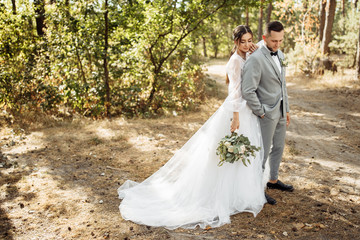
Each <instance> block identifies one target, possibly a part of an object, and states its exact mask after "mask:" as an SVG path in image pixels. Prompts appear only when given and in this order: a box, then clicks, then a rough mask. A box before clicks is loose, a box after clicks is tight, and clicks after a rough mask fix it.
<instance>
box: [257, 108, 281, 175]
mask: <svg viewBox="0 0 360 240" xmlns="http://www.w3.org/2000/svg"><path fill="white" fill-rule="evenodd" d="M260 127H261V134H262V139H263V147H264V159H263V170H264V169H265V164H266V161H267V160H268V158H269V166H270V180H277V179H278V175H279V166H280V162H281V159H282V155H283V152H284V147H285V135H286V113H285V114H284V116H282V114H280V117H279V118H277V119H270V118H268V117H266V115H265V117H264V118H260ZM271 145H272V146H271ZM270 148H271V149H270Z"/></svg>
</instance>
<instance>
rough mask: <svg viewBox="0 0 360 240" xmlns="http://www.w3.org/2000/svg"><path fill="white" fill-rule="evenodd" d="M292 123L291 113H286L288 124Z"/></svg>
mask: <svg viewBox="0 0 360 240" xmlns="http://www.w3.org/2000/svg"><path fill="white" fill-rule="evenodd" d="M289 125H290V113H286V126H289Z"/></svg>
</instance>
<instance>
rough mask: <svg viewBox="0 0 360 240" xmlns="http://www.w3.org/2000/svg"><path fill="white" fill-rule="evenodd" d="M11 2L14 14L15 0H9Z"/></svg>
mask: <svg viewBox="0 0 360 240" xmlns="http://www.w3.org/2000/svg"><path fill="white" fill-rule="evenodd" d="M11 3H12V10H13V14H14V15H16V2H15V0H11Z"/></svg>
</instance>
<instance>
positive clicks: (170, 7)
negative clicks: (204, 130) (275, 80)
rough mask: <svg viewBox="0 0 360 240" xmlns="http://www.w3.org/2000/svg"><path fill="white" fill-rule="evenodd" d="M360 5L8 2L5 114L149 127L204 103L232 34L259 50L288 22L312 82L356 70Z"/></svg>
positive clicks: (3, 43) (0, 32)
mask: <svg viewBox="0 0 360 240" xmlns="http://www.w3.org/2000/svg"><path fill="white" fill-rule="evenodd" d="M359 5H360V4H359V3H358V0H299V1H290V0H282V1H271V0H261V1H245V0H240V1H239V0H238V1H234V0H182V1H177V0H167V1H164V0H152V1H151V0H96V1H95V0H76V1H72V0H32V1H26V0H5V1H2V2H1V3H0V25H1V28H0V107H1V108H2V110H3V113H5V114H8V115H11V116H15V117H16V116H21V114H24V113H26V112H38V113H40V112H41V113H45V114H53V115H57V116H60V117H61V116H63V117H66V116H71V115H72V114H81V115H84V116H90V117H93V118H101V117H106V116H114V115H124V116H127V117H133V116H141V117H150V116H155V115H162V114H166V113H168V112H172V111H173V110H176V111H181V110H188V109H192V108H194V107H196V106H197V104H198V103H200V102H201V101H203V100H204V98H205V90H206V86H207V84H208V83H207V81H206V77H205V75H204V72H203V68H202V65H203V63H204V62H205V61H207V60H208V59H209V58H223V57H228V56H229V52H230V50H231V48H232V40H231V33H232V29H233V28H235V27H236V26H237V25H240V24H247V25H249V26H250V27H251V28H252V30H253V32H254V38H255V39H256V40H258V39H261V36H262V32H263V28H264V26H265V24H266V23H267V22H269V21H271V20H280V21H281V22H283V24H284V25H285V32H286V39H285V42H284V45H283V46H282V50H283V51H284V52H285V53H286V54H287V61H288V62H289V63H290V64H291V65H293V66H295V69H297V70H298V71H299V72H303V73H304V74H306V76H310V75H312V74H322V73H324V70H325V71H326V70H332V71H333V72H336V71H337V72H339V69H346V68H353V69H357V71H356V72H357V76H354V79H355V78H359V75H360V67H359V64H360V60H359V59H360V53H359V48H360V47H359V41H360V13H359V12H360V7H359Z"/></svg>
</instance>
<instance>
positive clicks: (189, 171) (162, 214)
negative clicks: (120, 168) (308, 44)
mask: <svg viewBox="0 0 360 240" xmlns="http://www.w3.org/2000/svg"><path fill="white" fill-rule="evenodd" d="M244 62H245V61H244V59H242V58H241V57H240V56H239V55H238V54H237V53H234V54H233V55H232V57H231V58H230V60H229V62H228V64H227V65H226V72H227V74H228V77H229V80H230V84H229V96H228V97H227V98H226V99H225V101H224V103H223V104H222V105H221V106H220V108H219V109H218V110H217V111H216V112H215V113H214V114H213V115H212V116H211V117H210V118H209V119H208V120H207V121H206V123H205V124H204V125H203V126H202V127H201V128H200V129H199V130H198V131H197V132H196V133H195V134H194V135H193V136H192V137H191V138H190V139H189V141H188V142H186V143H185V145H184V146H183V147H182V148H181V149H180V150H178V151H177V152H176V153H175V155H174V156H173V157H172V158H171V159H170V160H169V161H168V162H167V163H166V164H165V165H164V166H163V167H161V168H160V169H159V170H158V171H157V172H155V173H154V174H153V175H151V176H150V177H149V178H147V179H146V180H144V181H143V182H141V183H136V182H133V181H130V180H127V181H126V182H125V183H124V184H123V185H122V186H120V188H119V189H118V194H119V198H121V199H123V200H122V202H121V204H120V206H119V208H120V212H121V215H122V217H123V218H124V219H125V220H130V221H133V222H135V223H138V224H144V225H148V226H154V227H165V228H167V229H175V228H179V227H182V228H195V227H196V226H200V227H201V228H205V227H207V226H210V227H219V226H221V225H224V224H226V223H230V216H231V215H233V214H235V213H239V212H250V213H253V215H254V216H256V215H257V214H258V213H259V212H260V211H261V209H262V207H263V205H264V204H265V202H266V200H265V196H264V184H263V171H262V157H263V156H262V151H260V152H258V153H257V155H256V157H255V158H252V159H251V164H250V165H248V167H245V166H244V165H243V164H242V163H241V161H239V162H235V163H233V164H230V163H225V164H224V165H223V166H221V167H219V166H218V165H217V164H218V162H219V156H217V155H216V148H217V144H218V142H219V141H220V139H221V138H223V137H224V136H225V135H228V134H230V124H231V120H230V119H231V118H232V115H233V112H239V119H240V128H239V130H237V132H238V133H239V134H244V135H245V136H247V137H248V138H249V139H250V141H251V144H252V145H256V146H260V147H261V146H262V140H261V131H260V125H259V122H258V118H257V117H256V116H255V115H254V114H253V113H252V111H251V110H250V108H249V107H248V106H247V105H246V101H245V100H243V99H242V98H241V89H240V85H241V70H242V67H243V64H244Z"/></svg>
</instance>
